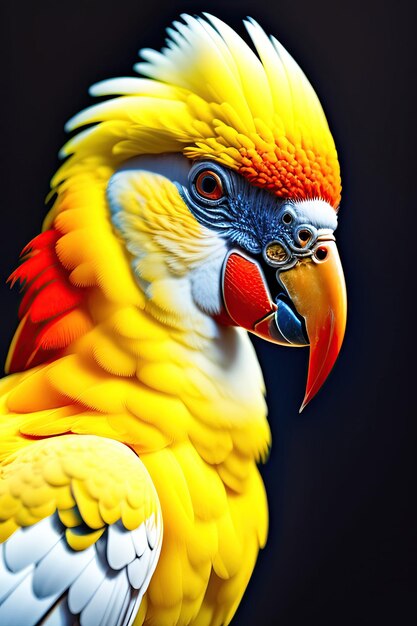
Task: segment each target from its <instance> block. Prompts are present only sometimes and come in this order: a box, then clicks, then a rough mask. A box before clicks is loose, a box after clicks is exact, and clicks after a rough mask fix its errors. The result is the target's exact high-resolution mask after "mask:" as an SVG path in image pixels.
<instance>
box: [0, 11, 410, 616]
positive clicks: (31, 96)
mask: <svg viewBox="0 0 417 626" xmlns="http://www.w3.org/2000/svg"><path fill="white" fill-rule="evenodd" d="M413 5H414V3H413V2H411V0H410V2H404V1H401V0H399V1H397V2H396V3H395V4H394V3H389V2H387V3H383V2H376V1H367V0H363V1H362V2H356V1H355V2H336V1H335V0H333V1H327V0H315V1H314V2H313V1H311V0H297V1H294V0H282V1H280V2H272V1H269V2H263V3H261V2H259V1H255V0H249V1H246V0H240V1H232V2H227V3H221V2H213V1H209V0H207V1H206V2H204V3H201V2H186V1H181V0H178V1H176V0H174V1H173V2H172V3H169V4H168V3H165V4H164V3H163V2H162V1H161V0H149V1H148V2H141V1H136V2H134V1H132V0H114V2H109V1H106V2H104V1H103V0H83V1H81V0H73V1H72V2H66V1H61V2H57V1H53V0H37V1H35V0H33V1H32V2H14V3H12V2H11V1H10V0H9V1H8V2H2V3H1V9H0V10H1V12H2V16H1V22H0V23H1V33H0V40H1V43H2V45H3V46H4V50H3V55H2V59H3V61H5V62H6V63H4V64H3V70H2V86H3V89H2V96H1V104H2V107H3V109H4V110H3V112H2V115H1V120H2V121H3V122H5V124H4V128H3V130H2V135H1V137H2V149H1V151H0V152H1V157H2V160H3V162H2V166H1V174H2V180H1V199H2V201H3V208H2V212H1V216H2V223H1V229H0V230H1V238H2V241H1V254H2V263H1V267H2V292H1V295H2V300H1V306H2V309H1V314H2V333H1V342H2V343H1V347H2V356H3V357H4V356H5V354H6V348H7V345H8V343H9V341H10V338H11V336H12V332H13V329H14V327H15V324H16V308H17V302H18V293H17V290H13V292H12V293H9V290H8V288H7V287H5V286H4V287H3V283H4V280H5V279H6V277H7V275H8V274H9V273H10V272H11V270H12V269H13V268H14V267H15V265H16V263H17V259H18V254H19V252H20V250H21V248H22V247H23V246H24V245H25V243H26V242H27V241H28V240H29V239H31V238H32V237H33V236H35V235H36V234H37V233H38V231H39V228H40V225H41V221H42V218H43V216H44V214H45V208H44V197H45V195H46V193H47V191H48V181H49V179H50V177H51V175H52V173H53V172H54V170H55V169H56V167H57V165H58V161H57V157H56V154H57V151H58V149H59V147H60V146H61V145H62V144H63V143H64V141H65V136H64V132H63V124H64V122H65V121H66V120H67V119H68V118H69V117H70V116H72V115H73V114H74V113H76V112H77V111H78V110H80V109H82V108H83V107H85V106H87V105H89V104H90V103H91V100H90V99H89V97H88V96H87V88H88V86H89V85H90V84H92V83H94V82H96V81H97V80H100V79H104V78H107V77H112V76H117V75H129V74H131V67H132V65H133V63H134V62H135V61H136V53H137V50H138V48H139V47H145V46H151V47H157V48H159V47H160V46H161V45H162V44H163V39H164V32H163V29H164V27H165V26H167V25H169V23H170V21H171V20H172V19H174V18H176V17H177V16H178V15H179V13H180V12H182V11H189V12H192V13H195V12H200V11H202V10H209V11H211V12H213V13H214V14H216V15H217V16H218V17H221V18H223V19H225V20H226V21H227V22H228V23H229V24H230V25H231V26H233V27H234V28H235V29H237V30H238V32H240V33H241V34H243V28H242V26H241V18H243V17H245V15H247V14H249V15H251V16H253V17H255V18H256V19H258V20H259V21H260V23H261V24H262V25H263V26H264V28H265V29H266V30H267V31H269V32H270V33H272V34H275V35H276V36H277V37H278V38H279V39H280V41H281V42H282V43H283V44H284V45H285V46H286V47H287V49H288V50H289V51H290V52H291V53H292V54H293V56H294V57H295V58H296V60H297V61H298V62H299V63H300V65H301V67H302V68H303V69H304V71H305V72H306V74H307V76H308V77H309V78H310V80H311V81H312V83H313V85H314V87H315V88H316V90H317V92H318V94H319V97H320V98H321V100H322V102H323V105H324V108H325V111H326V113H327V115H328V119H329V122H330V126H331V129H332V131H333V134H334V136H335V140H336V144H337V147H338V151H339V154H340V160H341V166H342V175H343V184H344V188H343V200H342V207H341V213H340V227H339V230H338V233H337V234H338V242H339V248H340V252H341V256H342V260H343V262H344V268H345V273H346V279H347V286H348V299H349V320H348V328H347V335H346V339H345V343H344V346H343V349H342V352H341V355H340V357H339V360H338V362H337V365H336V367H335V368H334V371H333V373H332V375H331V376H330V379H329V381H328V382H327V383H326V385H325V387H324V389H323V390H322V391H321V392H320V394H319V395H318V396H317V397H316V398H315V399H314V401H313V402H312V404H311V405H309V406H308V408H307V409H306V410H305V411H304V413H303V414H302V415H298V407H299V405H300V403H301V400H302V396H303V391H304V383H305V374H306V368H307V356H308V354H307V351H306V350H304V351H303V350H288V349H287V350H285V349H283V348H277V347H276V346H273V345H268V344H265V343H260V342H259V343H258V342H257V343H256V347H257V350H258V352H259V355H260V359H261V362H262V365H263V369H264V372H265V377H266V382H267V388H268V390H269V391H268V399H269V404H270V420H271V424H272V430H273V435H274V444H273V448H272V452H271V456H270V459H269V462H268V464H267V465H266V466H265V468H263V475H264V478H265V482H266V485H267V490H268V494H269V501H270V508H271V526H270V537H269V542H268V545H267V549H266V550H264V551H263V553H262V554H261V556H260V558H259V562H258V565H257V569H256V571H255V574H254V577H253V579H252V582H251V584H250V586H249V588H248V591H247V593H246V595H245V598H244V601H243V603H242V605H241V607H240V608H239V611H238V613H237V616H236V618H235V621H234V623H236V624H238V625H240V626H247V625H249V624H254V623H259V624H262V625H264V624H265V625H269V624H275V623H280V624H290V623H292V622H296V623H299V624H306V625H310V624H338V623H346V624H353V625H355V624H362V623H392V624H398V623H406V622H408V621H411V620H413V619H416V618H417V609H416V599H417V598H416V582H417V581H416V578H417V565H416V564H417V554H416V530H415V529H416V527H417V526H416V521H417V520H416V516H415V510H414V500H415V494H416V489H415V463H414V456H415V444H416V426H415V418H414V417H413V416H412V412H413V404H414V393H415V387H416V384H417V383H416V381H415V368H414V355H415V351H414V347H413V346H412V341H413V339H414V333H415V330H416V329H415V296H414V292H415V284H416V280H415V273H416V267H415V265H416V263H415V258H414V254H413V251H414V246H415V242H416V232H415V229H416V226H415V221H414V214H415V177H416V176H415V159H414V155H415V151H416V143H415V137H413V136H412V135H413V130H414V121H415V108H416V107H415V96H416V90H415V81H416V70H415V66H414V59H415V53H416V43H415V41H416V35H415V27H416V19H415V18H416V15H415V10H414V8H413Z"/></svg>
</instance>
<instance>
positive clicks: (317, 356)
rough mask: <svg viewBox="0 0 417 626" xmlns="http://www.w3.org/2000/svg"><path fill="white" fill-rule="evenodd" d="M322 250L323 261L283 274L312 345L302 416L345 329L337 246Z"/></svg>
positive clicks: (305, 263)
mask: <svg viewBox="0 0 417 626" xmlns="http://www.w3.org/2000/svg"><path fill="white" fill-rule="evenodd" d="M319 250H322V251H324V252H323V254H325V257H324V258H323V260H321V261H320V260H312V259H311V258H310V259H308V260H302V261H299V262H298V263H297V264H296V265H295V267H294V268H292V269H291V270H288V271H287V272H282V273H281V274H280V280H281V282H282V284H283V285H284V287H285V289H286V290H287V292H288V295H289V296H290V298H291V300H292V302H293V304H294V306H295V308H296V309H297V311H298V313H299V314H300V315H302V317H303V318H304V320H305V324H306V330H307V335H308V339H309V343H310V359H309V365H308V376H307V386H306V392H305V396H304V400H303V403H302V405H301V408H300V412H301V411H302V410H303V409H304V407H305V406H306V405H307V404H308V402H310V400H311V399H312V398H313V397H314V396H315V395H316V393H317V392H318V390H319V389H320V387H321V386H322V385H323V383H324V381H325V380H326V378H327V376H328V375H329V373H330V371H331V369H332V367H333V365H334V363H335V361H336V359H337V356H338V354H339V351H340V348H341V346H342V341H343V337H344V334H345V328H346V312H347V300H346V285H345V279H344V276H343V270H342V265H341V263H340V257H339V253H338V251H337V247H336V244H335V242H334V241H326V242H325V244H324V245H323V246H321V247H320V248H319ZM313 259H314V257H313Z"/></svg>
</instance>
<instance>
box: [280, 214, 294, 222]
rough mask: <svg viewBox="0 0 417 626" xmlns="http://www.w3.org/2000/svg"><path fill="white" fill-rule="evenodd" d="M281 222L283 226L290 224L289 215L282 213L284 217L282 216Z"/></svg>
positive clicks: (290, 218) (290, 217)
mask: <svg viewBox="0 0 417 626" xmlns="http://www.w3.org/2000/svg"><path fill="white" fill-rule="evenodd" d="M282 221H283V222H284V224H291V222H292V215H291V213H284V215H283V216H282Z"/></svg>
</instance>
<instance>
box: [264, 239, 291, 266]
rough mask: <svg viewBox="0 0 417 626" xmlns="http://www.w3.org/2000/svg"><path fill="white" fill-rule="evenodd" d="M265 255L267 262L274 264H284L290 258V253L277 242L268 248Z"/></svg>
mask: <svg viewBox="0 0 417 626" xmlns="http://www.w3.org/2000/svg"><path fill="white" fill-rule="evenodd" d="M265 255H266V257H267V260H269V261H272V263H284V262H285V261H287V260H288V258H289V255H288V252H287V251H286V249H285V248H284V246H282V245H281V244H280V243H278V242H277V241H274V242H273V243H270V244H269V245H267V246H266V248H265Z"/></svg>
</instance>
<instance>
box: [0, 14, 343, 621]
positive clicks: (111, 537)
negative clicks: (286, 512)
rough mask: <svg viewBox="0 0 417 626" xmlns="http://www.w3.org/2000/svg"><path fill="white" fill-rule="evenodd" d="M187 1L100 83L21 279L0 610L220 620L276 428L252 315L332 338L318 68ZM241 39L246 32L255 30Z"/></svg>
mask: <svg viewBox="0 0 417 626" xmlns="http://www.w3.org/2000/svg"><path fill="white" fill-rule="evenodd" d="M244 26H245V28H246V31H247V35H248V41H246V40H245V39H244V38H243V36H242V37H241V36H240V35H239V34H238V33H237V32H235V31H234V30H233V29H232V28H231V27H230V26H228V25H227V24H226V23H224V22H223V21H221V20H220V19H218V18H216V17H214V16H212V15H209V14H206V13H203V14H201V15H200V16H190V15H182V16H181V17H180V18H179V19H178V20H177V21H174V22H173V24H172V26H171V27H170V28H168V29H167V40H166V45H165V47H163V48H162V49H161V51H160V52H159V51H156V50H152V49H147V48H145V49H143V50H141V52H140V58H141V60H140V62H139V63H137V64H136V65H135V66H134V70H135V71H136V72H137V74H136V76H125V77H120V78H111V79H108V80H103V81H101V82H99V83H97V84H95V85H93V87H91V95H92V96H95V97H98V98H100V100H99V101H98V102H96V103H95V104H93V105H91V106H89V107H88V108H87V109H85V110H83V111H82V112H81V113H78V114H77V115H75V116H74V117H73V118H72V119H71V120H70V121H69V122H68V124H67V126H66V130H67V131H68V132H70V133H71V135H70V138H69V140H68V141H67V143H66V144H65V145H64V147H63V148H62V150H61V152H60V157H61V158H62V163H61V164H60V166H59V168H58V170H57V173H56V174H55V175H54V176H53V178H52V181H51V191H50V194H49V196H48V198H47V202H48V204H49V207H50V208H49V212H48V214H47V216H46V218H45V221H44V223H43V227H42V230H41V233H40V234H39V235H37V236H36V237H35V238H34V239H33V240H32V241H31V242H30V243H29V244H28V245H27V246H26V247H25V248H24V250H23V252H22V257H21V262H20V264H19V266H18V267H17V269H16V270H15V271H14V272H13V273H12V274H11V276H10V283H11V285H13V284H15V283H17V284H18V285H20V288H21V292H22V298H21V304H20V307H19V312H18V315H19V324H18V327H17V330H16V333H15V335H14V337H13V339H12V342H11V345H10V350H9V353H8V356H7V361H6V374H7V375H6V376H5V378H3V379H2V381H1V383H0V416H1V417H0V464H1V465H0V471H1V475H0V623H1V624H2V625H4V626H35V625H36V624H38V625H39V624H42V625H43V626H71V625H80V626H128V625H132V624H133V625H134V626H140V625H141V624H147V625H153V626H174V625H187V624H193V625H197V626H221V625H226V624H229V623H230V621H231V620H232V618H233V616H234V614H235V612H236V610H237V607H238V605H239V603H240V601H241V599H242V597H243V594H244V592H245V589H246V587H247V585H248V583H249V580H250V578H251V575H252V571H253V569H254V567H255V563H256V560H257V556H258V553H259V551H260V549H262V548H264V546H265V544H266V540H267V533H268V506H267V497H266V491H265V487H264V484H263V481H262V478H261V474H260V465H261V464H262V463H263V462H264V461H266V459H267V457H268V454H269V450H270V445H271V433H270V426H269V424H268V420H267V405H266V400H265V384H264V380H263V375H262V372H261V368H260V365H259V362H258V358H257V356H256V352H255V349H254V346H253V343H252V342H251V340H250V337H249V334H250V333H252V334H253V335H256V336H258V337H260V338H263V339H265V340H266V341H269V342H272V343H275V344H278V345H283V346H292V347H305V346H307V347H309V360H308V374H307V383H306V391H305V397H304V401H303V404H302V408H304V407H305V406H306V404H307V403H308V402H309V401H310V400H311V399H312V398H313V396H315V394H316V393H317V392H318V390H319V389H320V387H321V386H322V385H323V383H324V381H325V380H326V378H327V377H328V375H329V373H330V371H331V369H332V367H333V365H334V363H335V361H336V358H337V356H338V354H339V351H340V349H341V345H342V341H343V337H344V331H345V325H346V316H347V304H346V302H347V297H346V287H345V280H344V275H343V270H342V265H341V261H340V257H339V253H338V249H337V246H336V241H335V236H334V231H335V229H336V227H337V218H338V210H339V206H340V198H341V177H340V166H339V161H338V156H337V152H336V147H335V143H334V140H333V137H332V134H331V131H330V129H329V125H328V123H327V120H326V117H325V114H324V111H323V108H322V106H321V104H320V102H319V99H318V97H317V95H316V93H315V91H314V90H313V87H312V86H311V84H310V82H309V81H308V79H307V78H306V76H305V75H304V73H303V72H302V70H301V69H300V67H299V66H298V64H297V63H296V61H295V60H294V59H293V58H292V57H291V56H290V54H289V53H288V52H287V51H286V50H285V49H284V47H283V46H282V45H281V44H280V43H279V42H278V41H277V39H276V38H275V37H270V36H268V35H267V34H266V33H265V31H264V30H263V29H262V28H261V26H260V25H259V24H258V23H257V22H256V21H255V20H253V19H252V18H246V19H245V21H244ZM248 42H249V43H248Z"/></svg>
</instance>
